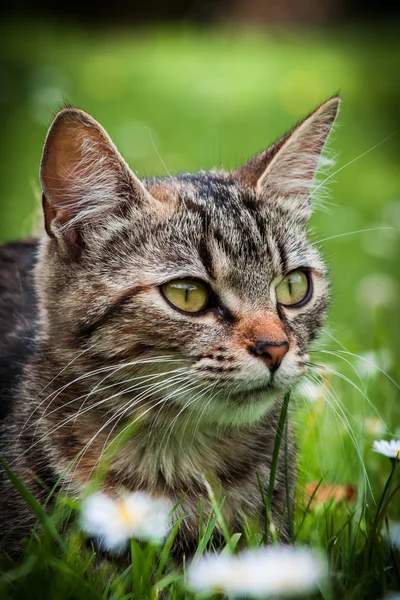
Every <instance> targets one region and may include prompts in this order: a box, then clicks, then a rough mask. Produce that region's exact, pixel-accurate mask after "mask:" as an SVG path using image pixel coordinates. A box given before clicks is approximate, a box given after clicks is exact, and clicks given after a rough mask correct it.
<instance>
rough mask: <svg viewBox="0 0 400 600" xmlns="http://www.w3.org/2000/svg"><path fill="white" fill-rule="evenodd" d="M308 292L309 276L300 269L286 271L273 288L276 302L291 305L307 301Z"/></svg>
mask: <svg viewBox="0 0 400 600" xmlns="http://www.w3.org/2000/svg"><path fill="white" fill-rule="evenodd" d="M310 292H311V282H310V277H309V275H308V273H306V272H305V271H300V270H298V271H292V272H291V273H288V275H286V277H284V278H283V279H282V281H281V282H280V283H279V284H278V285H277V286H276V288H275V294H276V299H277V302H278V303H279V304H282V305H283V306H291V307H294V306H296V305H300V304H303V303H305V302H307V300H308V299H309V297H310Z"/></svg>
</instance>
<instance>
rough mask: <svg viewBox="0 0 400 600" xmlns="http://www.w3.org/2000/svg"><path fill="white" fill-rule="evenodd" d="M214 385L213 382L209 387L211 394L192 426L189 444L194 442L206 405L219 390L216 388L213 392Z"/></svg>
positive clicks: (208, 404) (207, 405)
mask: <svg viewBox="0 0 400 600" xmlns="http://www.w3.org/2000/svg"><path fill="white" fill-rule="evenodd" d="M216 385H217V384H216V383H214V384H213V385H212V388H211V396H210V398H209V400H208V401H207V402H206V404H205V405H204V407H203V410H202V411H201V413H200V414H199V417H198V419H197V421H196V425H195V426H194V429H193V435H192V440H191V446H193V444H194V441H195V438H196V432H197V430H198V428H199V426H200V423H201V419H202V418H203V415H204V413H205V412H206V410H207V409H208V407H209V406H210V404H211V402H212V401H213V400H214V398H215V397H216V396H217V395H218V391H219V390H217V391H216V392H215V393H214V390H215V386H216ZM207 391H208V390H207Z"/></svg>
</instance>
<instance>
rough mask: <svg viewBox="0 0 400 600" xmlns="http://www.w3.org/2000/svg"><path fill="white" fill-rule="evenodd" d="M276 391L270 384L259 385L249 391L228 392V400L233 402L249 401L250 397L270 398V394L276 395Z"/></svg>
mask: <svg viewBox="0 0 400 600" xmlns="http://www.w3.org/2000/svg"><path fill="white" fill-rule="evenodd" d="M277 393H278V389H277V388H276V386H275V385H273V384H272V382H268V383H265V384H263V385H259V386H257V387H253V388H251V389H247V390H246V389H244V390H236V391H234V392H229V398H230V399H232V400H235V401H239V402H240V401H243V400H246V401H248V400H249V401H251V397H252V396H257V399H258V398H259V396H270V395H271V394H277Z"/></svg>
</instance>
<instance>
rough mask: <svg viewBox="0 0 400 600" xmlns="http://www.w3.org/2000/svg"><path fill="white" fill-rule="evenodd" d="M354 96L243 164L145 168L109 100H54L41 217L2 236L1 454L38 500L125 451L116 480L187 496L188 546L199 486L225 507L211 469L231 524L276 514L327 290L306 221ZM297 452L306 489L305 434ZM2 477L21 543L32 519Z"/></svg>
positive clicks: (280, 511)
mask: <svg viewBox="0 0 400 600" xmlns="http://www.w3.org/2000/svg"><path fill="white" fill-rule="evenodd" d="M338 107H339V99H338V98H337V97H334V98H331V99H330V100H328V101H327V102H325V103H324V104H322V105H321V106H320V107H319V108H318V109H317V110H316V111H315V112H313V113H312V114H311V115H310V116H308V117H307V118H306V119H305V120H304V121H303V122H302V123H300V124H299V125H298V126H297V127H295V128H294V129H293V130H292V131H290V132H289V133H288V134H286V135H285V136H284V137H282V138H281V139H280V140H279V141H277V142H276V143H274V144H273V145H272V146H271V147H270V148H268V149H267V150H265V151H264V152H261V153H260V154H258V155H257V156H255V157H254V158H252V159H251V160H250V161H249V162H248V163H247V164H245V165H243V166H241V167H239V168H237V169H236V170H233V171H223V170H214V171H209V172H204V171H201V172H200V173H198V174H196V175H191V174H182V175H177V176H176V177H172V176H168V177H160V178H154V179H147V180H143V181H140V180H139V179H138V178H137V177H136V175H135V174H134V173H133V172H132V171H131V170H130V169H129V167H128V165H127V164H126V162H125V161H124V159H123V158H122V157H121V155H120V154H119V153H118V151H117V149H116V147H115V146H114V145H113V143H112V141H111V139H110V138H109V136H108V135H107V133H106V132H105V131H104V129H103V128H102V127H101V126H100V125H99V124H98V123H97V122H96V121H95V120H94V119H93V118H92V117H90V116H89V115H87V114H85V113H84V112H82V111H80V110H78V109H75V108H65V109H63V110H62V111H61V112H60V113H59V114H58V115H57V116H56V118H55V120H54V122H53V124H52V125H51V127H50V130H49V132H48V135H47V139H46V142H45V146H44V151H43V158H42V163H41V170H40V179H41V184H42V189H43V214H44V230H45V231H44V233H43V236H42V238H41V239H40V240H36V239H33V240H27V241H24V242H15V243H10V244H6V245H4V246H3V247H1V248H0V271H1V283H0V319H1V342H0V353H1V358H0V375H1V396H0V418H1V433H0V456H2V457H3V459H4V460H5V461H6V462H7V463H8V464H9V465H10V466H11V467H12V469H13V470H14V472H15V473H16V474H17V475H18V476H19V477H20V478H21V480H22V481H23V482H24V483H25V484H26V485H27V486H28V487H29V489H30V490H31V491H32V492H33V493H34V495H35V496H36V497H37V498H38V499H39V500H44V499H45V498H46V496H47V495H48V492H49V490H50V489H52V487H53V486H54V485H55V484H56V482H57V481H59V489H61V490H62V492H63V493H67V494H69V495H71V496H72V497H79V496H80V495H81V494H82V491H83V490H84V489H85V487H86V486H87V484H88V482H89V481H90V480H91V478H93V477H94V475H95V474H96V472H97V471H98V467H99V464H100V463H101V458H102V457H103V456H104V455H105V453H106V454H107V453H108V454H107V455H108V456H109V457H111V458H109V465H108V470H107V473H106V475H105V478H104V480H103V481H102V489H103V491H105V492H106V493H108V494H110V495H117V494H120V493H122V492H123V491H126V490H145V491H147V492H148V493H149V494H151V495H153V496H155V497H164V498H167V499H168V500H169V501H171V502H172V504H175V503H176V502H178V501H179V500H181V504H180V506H179V512H180V514H186V515H191V516H190V517H189V518H187V519H185V520H184V522H183V524H182V526H181V528H180V533H179V535H178V538H177V542H176V543H177V551H178V552H180V553H182V552H185V553H190V552H191V551H192V550H193V547H194V546H195V544H196V538H197V532H198V515H199V504H201V505H202V511H203V512H202V514H203V515H204V518H207V514H208V513H209V511H210V481H213V482H214V484H215V485H217V487H218V488H219V490H220V491H221V493H222V494H223V495H224V496H225V497H226V500H225V504H224V510H225V516H226V519H227V520H228V522H229V524H230V525H231V526H232V528H233V529H235V530H238V529H240V527H241V523H242V522H243V517H244V516H249V517H252V518H256V519H260V521H262V519H263V515H264V509H263V505H262V497H261V494H260V490H259V483H258V480H261V481H262V482H263V484H264V485H265V486H268V481H269V473H270V466H271V456H272V449H273V444H274V439H275V434H276V428H277V421H278V417H279V413H280V408H281V404H282V398H283V395H284V393H285V391H287V390H290V389H292V388H294V387H295V385H296V384H297V382H298V381H299V379H300V378H301V376H302V375H303V374H304V372H305V370H306V366H307V364H306V363H307V348H308V347H309V344H310V342H311V341H312V340H313V339H314V338H315V336H316V335H317V333H318V331H319V328H320V326H321V323H322V321H323V319H324V316H325V313H326V308H327V305H328V282H327V276H326V269H325V266H324V263H323V261H322V259H321V256H320V254H319V252H318V250H317V249H316V248H314V247H313V245H312V244H311V243H310V242H309V241H308V239H307V222H308V220H309V217H310V215H311V198H310V196H311V192H312V189H313V184H314V182H315V175H316V172H317V169H318V166H319V164H320V160H321V153H322V150H323V148H324V145H325V142H326V140H327V137H328V135H329V132H330V130H331V128H332V125H333V122H334V120H335V118H336V115H337V112H338ZM132 423H136V424H137V427H136V428H135V430H134V432H133V433H132V435H129V436H126V435H125V434H124V432H125V433H126V431H129V425H130V424H132ZM289 437H290V438H291V434H290V430H289ZM118 438H119V439H123V438H125V439H124V443H123V444H120V445H118V444H117V440H118ZM113 440H114V441H113ZM113 443H114V444H115V451H114V452H109V449H110V447H111V446H112V444H113ZM281 454H282V456H281V457H280V463H279V465H278V473H277V478H276V482H275V488H274V498H273V516H274V518H275V521H276V523H277V526H279V527H281V529H282V532H283V535H285V525H284V521H285V512H286V497H285V476H284V472H285V469H284V466H285V465H284V460H283V459H284V457H283V453H282V452H281ZM289 454H290V456H289V483H290V485H291V487H292V488H293V486H294V470H295V458H294V457H295V451H294V448H293V442H292V440H291V439H290V440H289ZM71 461H72V465H71ZM0 478H1V479H0V497H1V504H0V540H1V544H2V548H3V549H6V550H7V551H13V550H16V549H17V548H18V547H19V545H20V540H21V538H22V537H23V536H24V535H27V534H28V532H29V528H30V527H31V526H32V523H33V520H34V519H33V516H32V514H31V513H30V511H29V509H28V508H27V507H26V505H25V504H24V501H23V500H22V499H21V498H20V496H19V494H18V492H17V491H16V489H15V488H14V486H13V485H12V484H11V482H10V481H9V479H8V477H6V475H5V473H4V472H1V473H0Z"/></svg>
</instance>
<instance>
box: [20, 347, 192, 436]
mask: <svg viewBox="0 0 400 600" xmlns="http://www.w3.org/2000/svg"><path fill="white" fill-rule="evenodd" d="M159 362H182V361H181V359H169V358H166V357H160V358H157V359H155V360H154V359H151V360H148V359H141V360H136V361H131V362H128V363H122V364H118V365H112V366H106V367H101V368H99V369H95V370H93V371H89V372H87V373H84V374H83V375H81V376H79V377H77V378H75V379H73V380H72V381H69V382H68V383H66V384H65V385H64V386H62V387H61V388H58V390H55V391H54V392H52V394H49V395H48V396H47V397H46V398H44V399H43V400H42V401H41V402H40V403H39V404H38V406H37V407H36V409H35V410H37V409H38V408H39V407H40V406H41V405H42V404H43V403H44V402H45V401H46V400H48V399H49V398H51V400H50V402H49V404H48V405H47V406H46V408H45V411H44V412H46V411H47V410H48V408H49V407H50V405H51V404H52V403H53V402H54V401H55V400H56V399H57V398H58V396H59V395H60V394H61V393H63V392H64V391H65V390H66V389H67V388H69V387H71V386H72V385H74V384H76V383H79V382H81V381H82V380H84V379H90V378H91V377H94V376H96V375H99V374H100V373H104V372H107V371H108V372H109V373H108V375H107V376H106V377H104V378H103V379H102V380H101V382H100V383H98V384H97V385H100V384H101V383H102V382H104V381H105V380H106V379H108V377H112V376H113V375H115V373H117V372H118V371H120V370H122V369H124V368H129V367H133V366H137V365H141V364H149V363H152V364H153V363H159ZM143 377H145V376H143ZM112 385H118V382H116V383H115V384H112ZM95 388H96V386H95ZM95 388H92V390H91V392H93V390H94V389H95ZM91 392H89V394H88V395H90V393H91ZM52 396H53V397H52ZM85 396H86V394H85V395H82V396H80V397H78V398H74V400H73V401H76V400H77V399H78V400H79V399H81V398H84V397H85ZM66 404H69V402H68V403H66ZM28 421H29V419H28V420H27V422H28ZM27 422H26V423H27ZM26 423H25V425H26ZM24 427H25V426H24ZM23 431H24V428H23V430H22V431H21V433H22V432H23ZM20 435H21V434H20Z"/></svg>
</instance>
